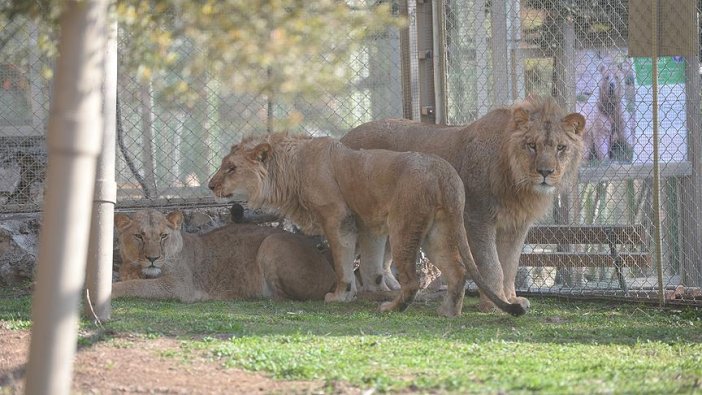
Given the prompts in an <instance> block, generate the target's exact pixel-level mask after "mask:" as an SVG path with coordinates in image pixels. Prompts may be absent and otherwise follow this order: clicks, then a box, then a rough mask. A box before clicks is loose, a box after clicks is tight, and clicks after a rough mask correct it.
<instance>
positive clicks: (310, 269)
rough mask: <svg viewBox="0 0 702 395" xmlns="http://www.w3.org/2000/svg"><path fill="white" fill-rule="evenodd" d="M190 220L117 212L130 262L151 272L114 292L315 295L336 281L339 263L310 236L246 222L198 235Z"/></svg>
mask: <svg viewBox="0 0 702 395" xmlns="http://www.w3.org/2000/svg"><path fill="white" fill-rule="evenodd" d="M182 223H183V214H182V213H180V212H178V211H175V212H171V213H169V214H168V215H163V214H161V213H160V212H158V211H156V210H142V211H137V212H136V213H134V214H132V215H131V217H130V216H127V215H124V214H115V226H116V227H117V232H118V239H119V245H120V254H121V256H122V265H133V266H139V267H140V268H141V272H142V274H143V275H144V276H145V277H147V278H148V279H132V280H127V281H120V282H117V283H114V284H113V285H112V296H113V297H120V296H137V297H142V298H153V299H178V300H180V301H182V302H195V301H199V300H211V299H245V298H260V297H263V298H275V299H283V298H285V299H294V300H309V299H322V298H323V297H324V295H325V294H326V293H327V292H329V291H330V290H332V289H333V288H334V284H335V283H334V282H335V276H334V270H333V269H332V265H331V263H330V262H329V261H327V260H326V259H325V258H324V257H323V256H322V254H321V253H320V252H319V251H318V250H317V249H316V248H315V246H314V244H313V243H312V242H311V241H310V240H308V239H307V238H305V237H303V236H300V235H295V234H292V233H288V232H285V231H282V230H279V229H275V228H269V227H264V226H256V225H243V224H241V225H240V224H231V225H226V226H223V227H221V228H219V229H215V230H213V231H211V232H208V233H205V234H203V235H192V234H188V233H185V232H182V231H181V226H182Z"/></svg>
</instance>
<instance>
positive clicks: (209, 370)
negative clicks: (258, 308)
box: [0, 324, 361, 394]
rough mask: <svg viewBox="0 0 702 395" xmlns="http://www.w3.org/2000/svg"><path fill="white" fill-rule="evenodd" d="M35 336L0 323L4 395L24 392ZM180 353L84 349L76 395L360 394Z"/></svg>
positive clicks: (168, 348)
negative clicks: (224, 364)
mask: <svg viewBox="0 0 702 395" xmlns="http://www.w3.org/2000/svg"><path fill="white" fill-rule="evenodd" d="M29 340H30V332H29V331H26V330H9V329H6V328H3V327H2V325H1V324H0V394H6V393H10V394H12V393H23V387H24V377H25V364H26V362H27V356H28V351H29ZM179 350H180V347H179V341H178V340H177V339H173V338H156V339H144V338H141V337H133V336H128V335H125V336H123V337H117V338H113V340H111V341H98V342H95V343H93V344H91V345H89V346H85V347H80V348H79V350H78V352H77V354H76V358H75V362H74V377H73V391H72V392H74V393H93V394H253V393H259V394H271V393H273V394H291V393H292V394H314V393H325V392H329V391H332V392H335V393H343V394H360V393H361V390H360V389H357V388H353V387H350V386H348V385H346V384H343V383H337V384H335V385H334V386H333V388H329V387H328V386H325V384H324V383H323V382H321V381H279V380H273V379H271V378H269V377H266V376H264V375H261V374H256V373H250V372H245V371H242V370H238V369H231V368H225V367H223V366H221V364H219V363H217V362H216V361H211V360H208V359H207V358H206V357H205V356H204V355H192V356H190V357H189V358H190V359H188V360H182V359H180V358H179V357H177V356H175V357H174V356H164V355H167V354H169V353H171V354H172V353H174V352H178V351H179Z"/></svg>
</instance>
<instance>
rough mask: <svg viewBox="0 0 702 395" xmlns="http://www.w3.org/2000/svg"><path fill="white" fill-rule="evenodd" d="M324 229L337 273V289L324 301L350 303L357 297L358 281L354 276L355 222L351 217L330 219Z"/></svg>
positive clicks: (325, 297) (327, 295)
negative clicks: (339, 219)
mask: <svg viewBox="0 0 702 395" xmlns="http://www.w3.org/2000/svg"><path fill="white" fill-rule="evenodd" d="M323 228H324V233H325V236H326V237H327V240H328V241H329V247H330V248H331V252H332V257H333V259H334V271H335V272H336V289H335V291H334V292H329V293H327V294H326V295H325V296H324V301H325V302H350V301H352V300H353V299H354V298H355V297H356V279H355V277H354V274H353V261H354V258H355V256H356V239H357V233H356V232H357V230H356V223H355V220H354V219H353V217H351V216H346V217H344V218H343V219H342V220H341V221H334V220H333V218H328V219H327V221H326V223H325V224H324V226H323Z"/></svg>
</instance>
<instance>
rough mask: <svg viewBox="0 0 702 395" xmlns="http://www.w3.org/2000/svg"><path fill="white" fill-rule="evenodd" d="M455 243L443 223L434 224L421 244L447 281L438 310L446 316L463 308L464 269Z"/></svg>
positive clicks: (450, 315)
mask: <svg viewBox="0 0 702 395" xmlns="http://www.w3.org/2000/svg"><path fill="white" fill-rule="evenodd" d="M457 243H458V241H456V240H454V238H453V236H452V235H451V233H450V232H448V229H447V227H446V226H444V224H436V225H435V226H434V227H432V229H431V230H430V231H429V233H428V234H427V239H426V241H425V242H424V246H423V247H424V252H425V253H426V254H427V258H429V260H430V261H431V262H432V263H433V264H435V265H436V266H437V267H438V268H439V270H441V275H442V276H444V278H445V279H446V280H447V282H448V284H447V285H448V286H447V291H446V296H445V297H444V301H443V303H442V304H441V306H440V307H439V310H438V311H439V314H441V315H443V316H446V317H454V316H457V315H459V314H461V311H462V310H463V296H464V295H465V288H464V287H465V283H466V269H465V266H464V265H463V261H462V260H461V254H460V251H459V250H458V244H457Z"/></svg>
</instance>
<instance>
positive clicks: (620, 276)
mask: <svg viewBox="0 0 702 395" xmlns="http://www.w3.org/2000/svg"><path fill="white" fill-rule="evenodd" d="M609 251H610V253H611V254H612V258H614V271H615V273H616V274H617V280H619V288H621V289H622V291H624V295H625V296H626V295H629V286H628V285H627V284H626V278H624V272H623V269H622V268H623V267H624V262H623V259H622V257H621V256H619V252H618V251H617V247H616V245H614V244H610V245H609Z"/></svg>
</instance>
